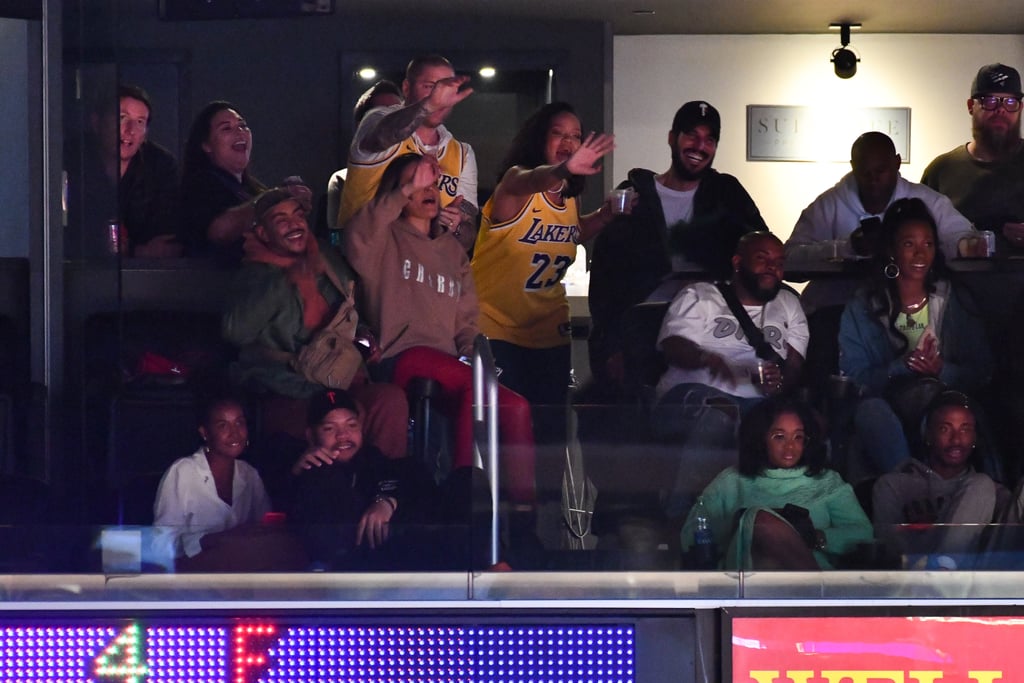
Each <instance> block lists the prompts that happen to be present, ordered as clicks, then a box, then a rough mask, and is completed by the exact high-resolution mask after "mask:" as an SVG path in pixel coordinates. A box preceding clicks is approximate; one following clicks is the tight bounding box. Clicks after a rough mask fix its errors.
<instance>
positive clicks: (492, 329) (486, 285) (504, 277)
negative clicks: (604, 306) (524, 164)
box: [473, 192, 580, 349]
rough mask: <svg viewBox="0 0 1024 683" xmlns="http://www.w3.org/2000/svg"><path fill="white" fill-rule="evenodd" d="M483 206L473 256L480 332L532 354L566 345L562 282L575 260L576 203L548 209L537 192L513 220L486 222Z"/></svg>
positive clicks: (488, 207)
mask: <svg viewBox="0 0 1024 683" xmlns="http://www.w3.org/2000/svg"><path fill="white" fill-rule="evenodd" d="M493 201H494V200H493V198H492V199H489V200H488V201H487V204H486V205H485V206H484V209H483V211H482V212H481V213H482V219H481V225H480V234H479V235H477V241H476V249H475V251H474V252H473V279H474V281H475V282H476V288H477V295H478V297H479V300H480V331H481V332H483V333H484V334H486V335H487V336H488V337H490V338H491V339H500V340H502V341H507V342H510V343H512V344H517V345H519V346H524V347H526V348H533V349H545V348H551V347H553V346H561V345H563V344H568V343H569V341H570V338H569V302H568V300H567V299H566V296H565V285H563V284H562V278H563V277H564V276H565V272H566V271H567V270H569V266H571V265H572V263H573V261H575V260H576V247H577V245H579V240H580V228H579V223H580V213H579V202H578V201H577V200H576V198H575V197H570V198H569V199H567V200H566V202H565V206H557V205H555V204H553V203H552V202H551V201H550V200H549V199H548V198H547V196H546V194H545V193H543V192H538V193H537V194H534V195H532V196H531V197H530V200H529V201H528V202H527V203H526V206H524V207H523V209H522V211H520V212H519V213H518V214H517V215H516V216H515V217H514V218H512V219H511V220H508V221H505V222H503V223H492V222H491V211H492V210H493Z"/></svg>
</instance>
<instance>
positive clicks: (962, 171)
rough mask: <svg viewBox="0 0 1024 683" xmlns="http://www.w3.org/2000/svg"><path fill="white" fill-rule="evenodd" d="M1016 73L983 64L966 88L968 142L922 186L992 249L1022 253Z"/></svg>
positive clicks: (927, 173) (935, 166)
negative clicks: (984, 233) (994, 243)
mask: <svg viewBox="0 0 1024 683" xmlns="http://www.w3.org/2000/svg"><path fill="white" fill-rule="evenodd" d="M1022 96H1024V93H1022V91H1021V83H1020V73H1018V72H1017V70H1016V69H1014V68H1013V67H1011V66H1006V65H1005V64H986V65H985V66H983V67H981V68H980V69H979V70H978V73H977V75H976V76H975V77H974V80H973V81H972V83H971V92H970V97H969V98H968V99H967V112H968V113H969V114H970V115H971V133H972V136H971V138H972V139H971V141H970V142H968V143H967V144H966V145H961V146H960V147H957V148H956V149H954V150H952V151H949V152H946V153H945V154H942V155H940V156H938V157H936V158H935V159H934V160H933V161H932V162H931V163H930V164H928V167H927V168H925V170H924V175H923V176H922V177H921V182H922V183H924V184H925V185H927V186H929V187H931V188H932V189H934V190H938V191H939V192H941V193H942V194H944V195H946V196H947V197H949V198H950V199H951V200H952V201H953V205H954V206H955V207H956V208H957V210H958V211H960V213H962V214H963V215H964V216H966V217H967V219H968V220H969V221H971V222H972V223H974V226H975V227H976V228H977V229H979V230H991V231H993V232H995V233H996V235H997V236H998V237H999V240H998V241H999V246H998V247H997V249H1000V250H1004V251H1005V250H1006V249H1008V248H1009V249H1013V250H1016V249H1024V144H1022V142H1021V137H1020V110H1021V97H1022Z"/></svg>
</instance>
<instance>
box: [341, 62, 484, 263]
mask: <svg viewBox="0 0 1024 683" xmlns="http://www.w3.org/2000/svg"><path fill="white" fill-rule="evenodd" d="M468 81H469V77H468V76H456V75H455V70H454V69H453V68H452V65H451V63H450V62H449V61H448V60H447V59H445V58H444V57H440V56H437V55H431V56H427V57H418V58H416V59H414V60H412V61H411V62H409V66H408V67H407V68H406V71H405V80H404V81H402V95H403V96H404V98H405V102H406V103H407V104H406V105H404V106H402V105H394V106H391V107H382V108H380V109H375V110H372V111H370V112H369V113H368V114H367V115H366V116H365V117H364V118H363V120H362V122H361V123H360V124H359V127H358V128H357V129H356V134H355V138H354V139H353V140H352V145H351V147H350V148H349V157H348V177H347V178H346V180H345V187H344V189H343V190H342V194H341V208H340V210H339V211H338V225H339V226H343V225H344V223H345V221H347V220H348V219H349V218H351V216H352V214H354V213H355V212H356V211H357V210H359V208H360V207H362V206H363V205H364V204H366V203H367V202H368V201H369V200H370V199H371V198H372V197H373V194H374V192H376V190H377V186H378V185H379V184H380V178H381V176H382V175H383V174H384V169H385V168H387V166H388V164H390V163H391V161H392V160H394V159H396V158H398V157H399V156H401V155H402V154H406V153H409V152H414V153H416V154H422V155H424V156H432V157H435V158H436V159H437V162H438V165H439V166H440V167H441V177H440V179H439V180H438V188H439V189H440V190H441V205H442V207H443V209H442V211H441V214H440V216H438V222H439V223H440V225H441V226H442V227H443V228H446V229H448V230H450V231H451V232H452V233H453V234H454V235H455V236H456V237H457V238H459V241H460V242H461V243H462V245H463V246H464V247H466V248H467V250H468V249H469V247H471V246H472V244H473V241H474V239H475V237H476V232H475V227H476V215H477V197H476V192H477V168H476V156H475V155H474V154H473V148H472V147H470V146H469V145H468V144H466V143H464V142H459V141H458V140H456V139H455V138H453V137H452V134H451V133H450V132H449V131H448V129H447V128H445V126H444V121H445V119H447V118H448V115H449V114H451V112H452V109H453V108H454V107H455V105H456V104H458V103H459V102H461V101H462V100H464V99H466V98H467V97H469V96H470V94H472V92H473V89H472V88H470V87H465V86H466V83H467V82H468Z"/></svg>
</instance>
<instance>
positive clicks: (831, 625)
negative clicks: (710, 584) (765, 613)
mask: <svg viewBox="0 0 1024 683" xmlns="http://www.w3.org/2000/svg"><path fill="white" fill-rule="evenodd" d="M1022 642H1024V619H1021V618H1018V617H807V618H804V617H796V618H789V617H779V618H740V617H737V618H734V619H733V620H732V681H733V683H1019V682H1020V681H1024V656H1021V643H1022Z"/></svg>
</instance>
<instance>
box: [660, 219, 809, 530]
mask: <svg viewBox="0 0 1024 683" xmlns="http://www.w3.org/2000/svg"><path fill="white" fill-rule="evenodd" d="M784 264H785V255H784V252H783V247H782V242H781V241H780V240H779V239H778V238H777V237H775V236H774V235H772V234H771V233H767V232H755V233H748V234H746V235H744V236H743V237H742V238H741V239H740V241H739V244H738V245H737V248H736V253H735V254H734V255H733V257H732V268H733V277H732V280H731V281H730V282H728V283H727V284H725V285H724V286H725V288H726V289H727V290H728V291H730V292H731V293H732V294H733V295H735V299H736V301H737V302H738V304H739V305H741V306H742V307H743V310H745V311H746V313H747V315H748V316H749V317H750V320H751V322H752V323H753V325H754V327H756V328H758V329H759V330H760V331H761V335H762V336H763V339H764V342H766V345H767V346H770V348H771V351H768V350H767V349H765V348H762V349H761V350H760V353H758V352H757V351H755V349H754V346H753V344H752V343H751V341H750V340H748V338H747V335H746V333H745V332H744V331H743V325H742V324H741V322H740V321H739V320H738V319H737V317H736V315H735V314H734V313H733V312H732V310H731V309H730V307H729V304H728V303H727V302H726V299H725V295H724V293H723V292H722V291H721V290H720V289H719V288H718V286H716V285H715V284H712V283H708V282H696V283H693V284H691V285H687V286H686V287H684V288H683V289H681V290H680V291H679V293H678V294H677V295H676V297H675V298H674V299H673V300H672V303H671V304H670V305H669V308H668V311H667V312H666V314H665V320H664V321H663V322H662V325H661V331H660V332H659V334H658V348H659V349H660V350H661V352H662V354H663V355H664V357H665V361H666V362H667V364H668V369H667V370H666V371H665V374H664V375H663V376H662V378H661V381H659V382H658V388H657V394H658V403H657V405H656V406H655V409H654V415H653V424H654V430H655V432H656V433H657V434H658V435H659V436H660V437H662V438H664V439H667V440H679V441H681V443H682V444H683V447H682V450H681V453H682V459H681V462H680V469H679V476H678V479H677V482H676V486H675V488H674V489H673V490H672V491H671V492H670V494H669V498H668V502H667V505H666V508H667V512H668V514H669V515H670V516H672V517H676V516H681V515H683V514H685V513H686V511H687V509H688V508H689V504H690V503H692V500H693V495H694V494H696V493H699V492H700V491H701V490H703V488H704V486H705V485H707V484H708V483H709V482H710V481H711V479H712V478H714V476H715V475H716V474H718V472H720V471H721V470H722V469H724V468H725V467H727V466H729V465H734V464H736V437H735V434H736V425H737V421H738V419H739V418H740V416H741V415H743V414H745V413H746V412H747V411H748V410H749V409H750V408H751V407H753V405H755V404H756V403H757V402H759V401H761V400H762V399H764V397H766V396H771V395H774V394H777V393H779V392H780V391H783V390H785V389H789V388H792V387H795V386H797V385H798V384H799V382H800V370H801V366H802V364H803V359H804V354H806V353H807V342H808V339H809V337H810V335H809V334H808V331H807V318H806V317H805V316H804V312H803V309H802V308H801V307H800V299H799V298H798V297H797V295H796V294H795V293H794V292H793V291H792V290H790V289H788V288H785V287H783V285H782V278H783V273H784Z"/></svg>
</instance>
